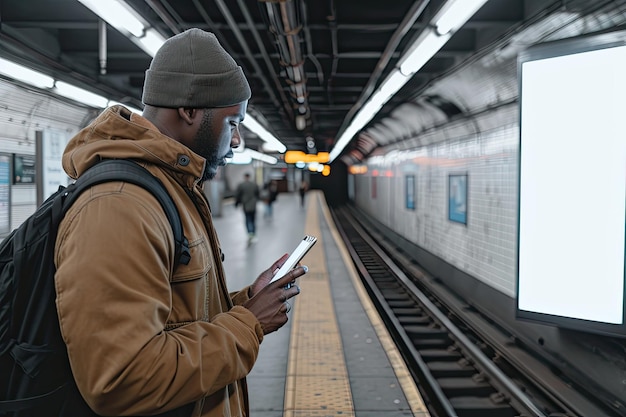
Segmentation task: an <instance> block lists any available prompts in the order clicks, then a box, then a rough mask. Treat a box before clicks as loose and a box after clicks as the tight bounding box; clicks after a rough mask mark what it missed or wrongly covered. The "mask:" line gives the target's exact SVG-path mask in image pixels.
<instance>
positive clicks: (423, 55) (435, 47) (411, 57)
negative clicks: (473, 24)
mask: <svg viewBox="0 0 626 417" xmlns="http://www.w3.org/2000/svg"><path fill="white" fill-rule="evenodd" d="M451 36H452V35H451V34H450V33H448V34H446V35H438V34H437V33H436V32H435V31H434V30H432V29H426V30H425V31H424V32H422V33H421V34H420V36H419V37H418V38H417V40H416V41H415V43H414V44H413V45H412V46H411V48H410V49H409V50H408V51H407V53H406V54H405V55H404V56H403V57H402V58H400V61H398V66H399V67H400V71H402V73H403V74H406V75H408V76H411V75H413V74H415V73H416V72H417V71H419V70H420V69H421V68H422V67H423V66H424V64H426V63H427V62H428V61H429V60H430V59H431V58H432V57H433V56H434V55H435V54H436V53H437V52H438V51H439V50H440V49H441V48H442V47H443V45H445V44H446V42H448V40H449V39H450V37H451Z"/></svg>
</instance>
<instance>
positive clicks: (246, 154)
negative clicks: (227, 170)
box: [228, 148, 278, 165]
mask: <svg viewBox="0 0 626 417" xmlns="http://www.w3.org/2000/svg"><path fill="white" fill-rule="evenodd" d="M252 159H257V160H259V161H263V162H266V163H268V164H272V165H274V164H276V163H277V162H278V159H276V158H275V157H273V156H271V155H265V154H264V153H261V152H257V151H255V150H253V149H249V148H245V149H244V150H243V151H240V152H236V153H235V152H233V157H232V158H229V159H228V163H230V164H249V163H251V162H252Z"/></svg>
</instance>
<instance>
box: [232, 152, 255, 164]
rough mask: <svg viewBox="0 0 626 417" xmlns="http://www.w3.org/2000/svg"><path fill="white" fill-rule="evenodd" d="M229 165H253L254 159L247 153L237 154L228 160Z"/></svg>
mask: <svg viewBox="0 0 626 417" xmlns="http://www.w3.org/2000/svg"><path fill="white" fill-rule="evenodd" d="M246 150H247V149H246ZM228 163H229V164H235V165H247V164H250V163H252V157H251V156H250V155H249V154H248V153H247V152H237V153H234V154H233V157H232V158H228Z"/></svg>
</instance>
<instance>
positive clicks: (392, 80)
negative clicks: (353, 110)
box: [330, 69, 411, 161]
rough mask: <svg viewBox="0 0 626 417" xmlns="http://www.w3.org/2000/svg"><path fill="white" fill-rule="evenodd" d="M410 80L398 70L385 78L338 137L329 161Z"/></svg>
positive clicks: (337, 154)
mask: <svg viewBox="0 0 626 417" xmlns="http://www.w3.org/2000/svg"><path fill="white" fill-rule="evenodd" d="M410 79H411V77H410V76H406V75H404V74H402V72H401V71H400V70H399V69H394V70H393V71H392V72H391V74H389V75H388V76H387V78H386V79H385V81H383V83H382V84H381V85H380V87H378V89H377V90H376V91H375V92H374V94H372V96H371V97H370V99H369V100H368V101H367V103H365V105H364V106H363V107H362V108H361V110H359V112H358V113H357V115H356V116H355V117H354V119H352V121H351V122H350V125H349V126H348V128H347V129H346V130H345V131H344V132H343V133H342V134H341V136H340V137H339V140H337V143H336V144H335V146H334V147H333V150H332V151H331V152H330V160H331V161H333V160H334V159H335V158H336V157H338V156H339V154H340V153H341V151H342V150H343V148H345V147H346V145H348V143H349V142H350V140H351V139H352V137H353V136H354V135H355V134H357V132H358V131H359V130H361V129H362V128H363V126H365V125H366V124H368V123H369V121H370V120H372V119H373V118H374V116H375V115H376V113H378V112H379V111H380V109H381V108H382V107H383V106H384V105H385V103H386V102H387V101H389V99H390V98H391V97H393V95H394V94H396V93H397V92H398V90H400V88H402V86H404V84H406V83H407V82H408V81H409V80H410Z"/></svg>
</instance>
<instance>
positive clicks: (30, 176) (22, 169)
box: [13, 154, 37, 184]
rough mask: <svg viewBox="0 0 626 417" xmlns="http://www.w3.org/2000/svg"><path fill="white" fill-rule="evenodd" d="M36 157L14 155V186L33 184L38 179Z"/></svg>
mask: <svg viewBox="0 0 626 417" xmlns="http://www.w3.org/2000/svg"><path fill="white" fill-rule="evenodd" d="M35 164H36V159H35V155H16V154H13V184H33V183H34V182H35V179H36V175H37V169H36V168H35Z"/></svg>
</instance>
